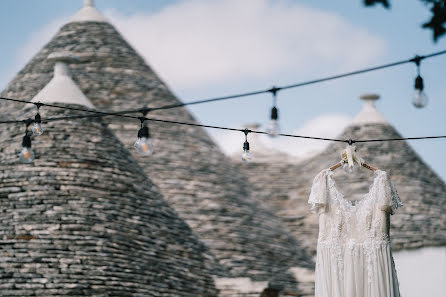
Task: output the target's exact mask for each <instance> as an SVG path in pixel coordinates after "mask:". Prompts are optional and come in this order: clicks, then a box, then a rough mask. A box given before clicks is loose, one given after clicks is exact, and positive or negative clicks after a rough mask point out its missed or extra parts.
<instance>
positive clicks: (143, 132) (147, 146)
mask: <svg viewBox="0 0 446 297" xmlns="http://www.w3.org/2000/svg"><path fill="white" fill-rule="evenodd" d="M139 119H140V120H141V128H140V129H139V131H138V138H137V139H136V141H135V144H134V145H133V146H134V147H135V149H136V150H137V151H138V153H140V154H141V155H144V156H148V155H150V154H152V153H153V144H152V139H151V138H150V133H149V127H147V126H145V125H144V121H145V120H146V118H145V117H140V118H139Z"/></svg>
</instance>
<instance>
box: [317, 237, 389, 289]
mask: <svg viewBox="0 0 446 297" xmlns="http://www.w3.org/2000/svg"><path fill="white" fill-rule="evenodd" d="M387 247H390V239H389V237H388V236H387V237H385V236H384V237H383V239H381V240H376V239H370V240H368V241H367V242H362V243H358V242H355V241H354V240H349V241H348V242H347V243H345V244H344V245H342V244H338V243H337V242H333V241H329V240H327V241H320V242H318V253H320V249H321V248H322V249H327V250H328V252H329V253H330V255H331V260H332V267H333V271H334V273H336V274H337V275H338V276H339V278H340V279H342V278H343V275H344V255H345V253H347V254H348V255H354V256H358V255H359V252H360V251H361V250H362V251H363V252H364V255H365V261H366V263H367V267H366V268H367V281H368V283H369V284H372V283H373V276H374V275H375V271H374V265H373V263H376V262H377V261H378V250H381V249H383V248H387ZM319 261H320V258H319V257H317V258H316V267H320V263H319ZM392 261H393V259H392Z"/></svg>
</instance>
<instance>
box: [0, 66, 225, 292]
mask: <svg viewBox="0 0 446 297" xmlns="http://www.w3.org/2000/svg"><path fill="white" fill-rule="evenodd" d="M59 63H60V62H59ZM59 66H61V65H60V64H58V68H59ZM65 67H67V66H66V65H65ZM59 83H61V84H62V85H63V84H64V82H63V81H57V80H56V81H52V84H53V86H52V87H55V88H57V89H58V87H59V86H58V84H59ZM30 95H32V94H30ZM84 97H85V96H84V95H82V96H81V97H80V98H75V97H73V98H72V99H73V101H76V99H79V100H83V99H85V98H84ZM58 105H64V106H70V107H77V108H79V107H84V106H82V105H79V104H75V105H74V104H69V105H68V104H66V103H58ZM84 108H85V107H84ZM35 112H36V109H35V107H34V106H33V105H30V106H27V107H25V108H23V106H22V108H16V109H13V110H12V109H11V110H9V114H8V116H10V117H11V118H14V117H15V118H17V119H25V118H27V117H33V116H34V114H35ZM73 113H74V112H73V111H71V110H64V109H58V108H50V107H41V108H40V114H41V116H42V121H43V127H44V129H45V131H44V133H43V134H42V135H41V136H38V137H33V143H32V148H33V150H34V152H35V155H36V159H35V161H34V162H33V164H22V163H21V162H20V161H19V158H18V152H19V151H20V145H21V139H22V136H23V135H24V132H25V127H24V125H23V124H19V125H6V126H4V127H3V129H2V131H1V134H0V150H1V151H2V154H0V163H1V165H2V166H0V176H1V178H0V189H1V195H0V208H1V209H2V216H1V225H2V227H1V229H0V237H1V239H2V261H1V275H2V277H1V278H0V287H1V288H2V289H1V291H2V296H172V297H175V296H191V297H192V296H193V297H195V296H217V290H216V288H215V285H214V282H213V279H212V277H211V276H212V274H218V273H220V272H219V269H218V268H217V267H218V266H217V265H215V264H214V262H213V257H212V254H211V253H210V252H209V250H208V249H207V248H206V247H205V246H204V244H203V243H201V242H200V241H199V240H198V238H197V237H196V236H195V234H193V232H192V231H191V230H190V228H189V227H188V226H187V224H186V223H185V222H184V221H183V220H182V219H181V218H179V216H178V215H177V213H176V212H175V211H174V210H173V209H172V208H171V207H170V206H169V204H168V203H167V202H166V201H165V200H164V199H163V197H162V195H161V194H160V193H159V191H158V188H157V187H156V186H155V185H154V184H153V183H152V181H151V180H150V179H149V178H147V176H146V174H145V173H144V171H143V170H142V168H141V167H140V166H139V165H138V164H137V162H136V161H135V160H134V159H133V158H132V156H131V155H130V153H129V152H128V150H127V149H126V148H125V147H124V146H123V145H122V144H121V142H120V141H119V140H118V139H117V138H116V136H115V135H114V134H113V133H112V132H111V131H110V130H109V129H108V128H107V126H106V125H105V124H104V123H103V122H102V120H100V119H97V118H96V119H91V118H87V119H77V120H69V121H59V122H49V123H45V119H46V118H48V117H64V116H69V115H73ZM79 113H80V112H78V114H79Z"/></svg>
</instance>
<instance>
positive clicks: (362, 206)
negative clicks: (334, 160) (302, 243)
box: [308, 169, 402, 297]
mask: <svg viewBox="0 0 446 297" xmlns="http://www.w3.org/2000/svg"><path fill="white" fill-rule="evenodd" d="M332 174H333V172H332V171H331V170H330V169H325V170H323V171H321V172H320V173H319V174H318V175H317V176H316V177H315V178H314V181H313V186H312V188H311V194H310V197H309V199H308V203H309V204H311V210H312V212H314V213H317V214H319V236H318V244H317V256H316V287H315V297H400V292H399V285H398V279H397V275H396V270H395V263H394V261H393V257H392V252H391V248H390V237H389V228H390V212H391V213H394V212H395V210H396V209H397V208H398V207H400V206H402V203H401V200H400V197H399V196H398V193H397V191H396V189H395V187H394V186H393V184H392V182H391V180H390V178H389V176H388V174H387V173H386V172H385V171H382V170H377V171H375V173H374V178H373V183H372V184H371V185H370V187H369V192H368V193H367V194H365V195H364V196H363V198H362V199H361V200H359V201H358V202H357V203H356V204H353V203H352V202H350V201H348V200H346V199H345V198H344V196H343V195H342V194H341V193H340V192H339V191H338V189H337V188H336V183H335V181H334V180H333V177H332ZM383 209H386V210H387V211H383Z"/></svg>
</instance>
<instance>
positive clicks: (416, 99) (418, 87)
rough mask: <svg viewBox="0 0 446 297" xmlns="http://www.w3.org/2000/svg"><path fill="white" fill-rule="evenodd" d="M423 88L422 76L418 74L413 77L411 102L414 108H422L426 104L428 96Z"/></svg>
mask: <svg viewBox="0 0 446 297" xmlns="http://www.w3.org/2000/svg"><path fill="white" fill-rule="evenodd" d="M423 90H424V82H423V78H422V77H421V75H418V76H417V77H416V78H415V94H414V96H413V99H412V104H413V105H414V106H415V107H416V108H423V107H425V106H426V104H427V101H428V98H427V96H426V94H425V93H424V91H423Z"/></svg>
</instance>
